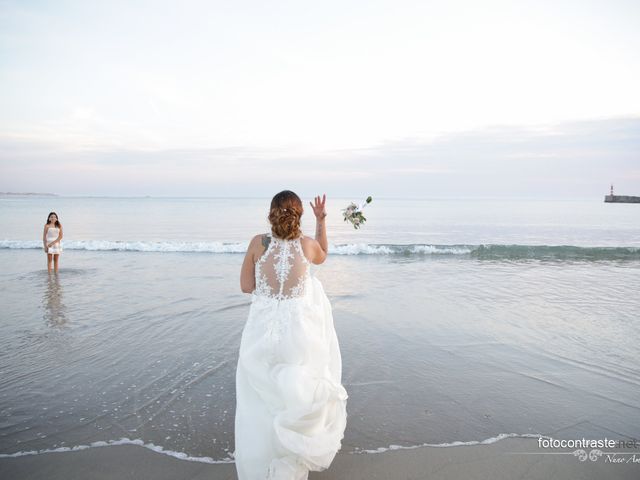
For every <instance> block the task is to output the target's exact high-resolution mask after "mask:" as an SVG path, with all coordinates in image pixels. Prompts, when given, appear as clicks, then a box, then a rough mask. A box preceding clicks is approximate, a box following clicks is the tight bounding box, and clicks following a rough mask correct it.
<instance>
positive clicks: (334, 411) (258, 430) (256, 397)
mask: <svg viewBox="0 0 640 480" xmlns="http://www.w3.org/2000/svg"><path fill="white" fill-rule="evenodd" d="M325 201H326V195H323V197H322V200H320V197H316V198H315V205H314V204H311V207H312V208H313V212H314V214H315V216H316V239H315V240H314V239H312V238H309V237H306V236H304V235H303V234H302V232H301V230H300V217H301V216H302V213H303V209H302V201H301V200H300V198H299V197H298V196H297V195H296V194H295V193H294V192H291V191H289V190H284V191H282V192H280V193H278V194H277V195H276V196H275V197H273V200H272V201H271V209H270V213H269V221H270V223H271V232H269V233H266V234H261V235H256V236H255V237H253V239H252V240H251V242H250V244H249V248H248V250H247V254H246V256H245V259H244V262H243V264H242V271H241V275H240V286H241V289H242V291H243V292H245V293H251V306H250V309H249V317H248V319H247V322H246V324H245V326H244V329H243V331H242V338H241V341H240V353H239V358H238V366H237V370H236V415H235V452H234V457H235V464H236V470H237V473H238V479H239V480H266V479H273V480H307V478H308V473H309V471H310V470H311V471H322V470H325V469H327V468H328V467H329V466H330V464H331V462H332V461H333V459H334V457H335V455H336V453H337V452H338V451H339V450H340V448H341V446H342V444H341V442H342V439H343V438H344V431H345V428H346V422H347V410H346V405H347V398H348V395H347V391H346V390H345V388H344V387H343V386H342V384H341V376H342V359H341V356H340V348H339V345H338V339H337V336H336V331H335V329H334V325H333V316H332V310H331V304H330V303H329V299H328V298H327V296H326V294H325V292H324V289H323V287H322V284H321V283H320V281H319V280H318V279H317V278H316V277H315V276H314V275H311V273H310V266H311V263H314V264H320V263H322V262H324V260H325V258H326V257H327V250H328V242H327V234H326V227H325V217H326V212H325V208H324V206H325Z"/></svg>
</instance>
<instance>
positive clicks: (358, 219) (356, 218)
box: [342, 197, 371, 228]
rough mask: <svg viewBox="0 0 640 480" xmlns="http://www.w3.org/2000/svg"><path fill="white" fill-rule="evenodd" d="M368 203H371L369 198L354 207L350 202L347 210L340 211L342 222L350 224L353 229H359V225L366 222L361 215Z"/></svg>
mask: <svg viewBox="0 0 640 480" xmlns="http://www.w3.org/2000/svg"><path fill="white" fill-rule="evenodd" d="M369 203H371V197H367V199H366V200H365V201H364V202H363V203H362V204H360V205H356V204H355V203H353V202H351V203H350V204H349V206H348V207H347V208H343V209H342V215H343V216H344V221H345V222H351V223H352V224H353V228H360V225H362V224H363V223H364V222H366V221H367V219H366V218H365V216H364V215H363V214H362V210H363V209H364V207H366V206H367V204H369Z"/></svg>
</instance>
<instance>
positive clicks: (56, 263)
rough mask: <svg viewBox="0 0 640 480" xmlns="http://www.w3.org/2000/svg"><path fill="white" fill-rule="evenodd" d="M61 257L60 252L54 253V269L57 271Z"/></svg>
mask: <svg viewBox="0 0 640 480" xmlns="http://www.w3.org/2000/svg"><path fill="white" fill-rule="evenodd" d="M59 258H60V255H59V254H57V253H56V254H54V255H53V271H54V272H55V273H58V259H59Z"/></svg>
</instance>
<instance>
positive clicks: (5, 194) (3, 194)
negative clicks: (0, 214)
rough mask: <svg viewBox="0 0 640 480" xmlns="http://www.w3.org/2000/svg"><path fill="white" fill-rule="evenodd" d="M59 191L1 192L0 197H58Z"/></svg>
mask: <svg viewBox="0 0 640 480" xmlns="http://www.w3.org/2000/svg"><path fill="white" fill-rule="evenodd" d="M57 196H58V194H57V193H33V192H24V193H16V192H0V197H57Z"/></svg>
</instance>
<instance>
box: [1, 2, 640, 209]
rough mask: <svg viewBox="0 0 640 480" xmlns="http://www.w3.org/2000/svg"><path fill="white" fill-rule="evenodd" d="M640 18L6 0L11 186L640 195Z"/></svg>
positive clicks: (535, 8)
mask: <svg viewBox="0 0 640 480" xmlns="http://www.w3.org/2000/svg"><path fill="white" fill-rule="evenodd" d="M638 25H640V2H635V1H620V0H606V1H588V0H582V1H562V0H556V1H540V0H539V1H495V0H485V1H482V2H478V1H475V0H472V1H455V0H454V1H426V0H422V1H404V0H393V1H375V0H373V1H346V0H342V1H331V0H328V1H323V2H308V1H286V2H285V1H269V2H265V1H242V0H237V1H183V2H164V1H149V2H141V1H137V2H136V1H91V2H86V1H85V2H82V1H55V2H54V1H4V0H0V174H1V175H0V191H3V192H53V193H58V194H62V195H114V196H119V195H125V196H128V195H157V196H182V195H188V196H270V195H272V194H273V192H274V191H279V190H281V189H283V188H290V189H293V190H296V189H297V190H304V191H305V192H311V191H317V192H326V193H327V194H328V195H334V196H336V195H337V196H348V197H352V196H358V195H365V196H366V195H369V194H372V195H377V196H390V197H401V196H405V195H407V196H418V197H434V196H445V197H452V196H502V195H504V196H514V195H516V196H517V195H522V196H532V197H536V196H541V197H554V196H562V197H572V196H580V197H591V196H594V197H597V198H601V197H602V195H603V194H604V193H607V191H608V189H609V185H610V184H611V183H613V184H614V186H615V190H616V193H620V194H631V195H633V194H635V195H640V148H639V147H640V92H639V91H638V88H637V85H640V55H638V52H640V29H639V28H637V26H638ZM307 195H312V193H308V194H307Z"/></svg>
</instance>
